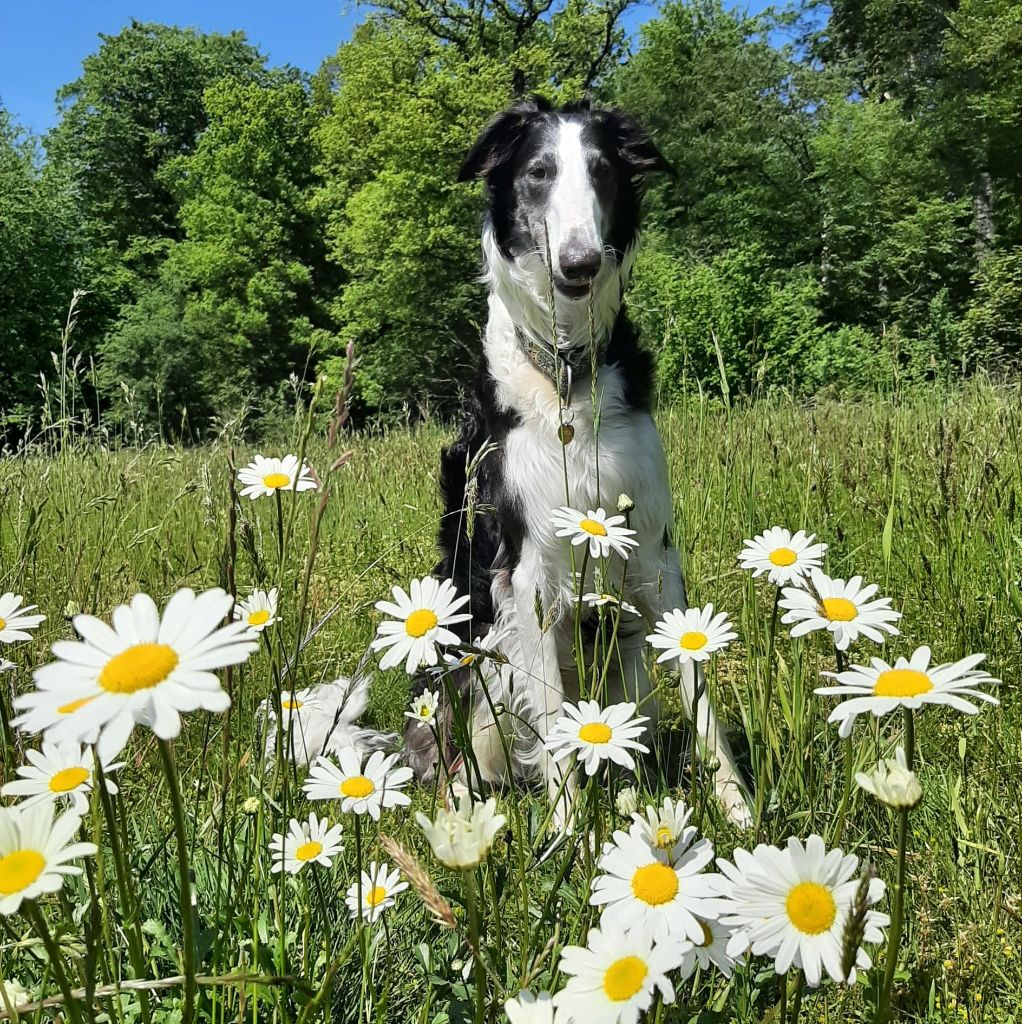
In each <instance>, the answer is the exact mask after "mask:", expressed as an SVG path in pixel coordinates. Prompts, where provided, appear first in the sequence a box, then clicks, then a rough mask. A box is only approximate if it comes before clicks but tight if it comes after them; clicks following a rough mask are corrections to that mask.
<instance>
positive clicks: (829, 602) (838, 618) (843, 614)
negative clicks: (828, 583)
mask: <svg viewBox="0 0 1022 1024" xmlns="http://www.w3.org/2000/svg"><path fill="white" fill-rule="evenodd" d="M858 614H859V609H858V608H856V607H855V605H854V604H853V603H852V602H851V601H849V600H848V598H847V597H825V598H824V599H823V615H824V617H825V618H828V619H830V621H831V622H851V621H852V619H854V618H856V616H857V615H858Z"/></svg>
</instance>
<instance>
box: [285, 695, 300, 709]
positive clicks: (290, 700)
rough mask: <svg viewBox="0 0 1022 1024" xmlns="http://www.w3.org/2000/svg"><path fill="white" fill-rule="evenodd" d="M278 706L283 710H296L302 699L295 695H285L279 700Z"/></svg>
mask: <svg viewBox="0 0 1022 1024" xmlns="http://www.w3.org/2000/svg"><path fill="white" fill-rule="evenodd" d="M280 706H281V708H283V710H284V711H297V710H298V709H299V708H300V707H301V706H302V701H300V700H299V699H298V698H297V697H285V698H284V699H283V700H282V701H281V702H280Z"/></svg>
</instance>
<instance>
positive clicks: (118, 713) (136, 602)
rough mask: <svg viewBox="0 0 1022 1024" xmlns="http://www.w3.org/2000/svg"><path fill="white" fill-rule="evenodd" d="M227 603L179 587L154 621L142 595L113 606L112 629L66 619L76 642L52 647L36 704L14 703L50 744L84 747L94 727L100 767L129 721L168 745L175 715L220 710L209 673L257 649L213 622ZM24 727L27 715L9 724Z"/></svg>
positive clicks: (220, 697)
mask: <svg viewBox="0 0 1022 1024" xmlns="http://www.w3.org/2000/svg"><path fill="white" fill-rule="evenodd" d="M233 603H234V602H233V601H232V599H231V598H230V596H229V595H228V594H226V593H225V592H224V591H223V590H220V589H215V590H207V591H205V592H204V593H202V594H198V595H196V594H195V593H194V592H193V591H191V590H188V589H185V590H179V591H178V592H177V593H176V594H174V595H173V597H171V599H170V601H168V602H167V607H166V609H165V610H164V612H163V616H162V618H161V616H160V613H159V611H158V610H157V607H156V604H155V602H154V601H153V599H152V598H151V597H149V595H148V594H136V595H135V597H134V598H132V601H131V604H130V605H125V604H122V605H119V606H118V607H117V608H115V609H114V613H113V628H111V627H110V626H108V625H107V624H106V623H105V622H103V621H101V620H100V619H97V618H94V617H93V616H91V615H76V616H75V619H74V626H75V629H76V630H77V631H78V634H79V635H80V636H81V637H82V642H78V641H72V640H61V641H58V642H57V643H55V644H54V645H53V653H54V655H56V657H57V661H55V662H51V663H50V664H48V665H44V666H43V667H42V668H39V669H36V671H35V681H36V686H37V687H38V689H39V691H41V692H43V693H45V695H46V698H45V700H41V699H39V698H33V699H28V700H26V699H25V698H24V697H18V698H16V699H15V701H14V705H15V707H17V708H19V709H21V708H26V709H28V710H29V714H31V716H32V717H31V721H32V723H33V724H34V725H36V724H38V723H39V722H43V723H44V724H43V728H44V729H45V735H46V739H47V740H48V741H52V742H54V743H59V742H61V741H62V740H77V741H79V742H88V740H89V739H90V738H91V737H92V736H93V735H94V734H95V732H96V730H97V729H98V730H99V741H98V749H99V755H100V757H101V758H102V759H103V760H104V761H106V760H110V759H112V758H113V757H114V756H116V755H117V754H118V753H119V752H120V751H121V750H123V749H124V745H125V744H126V743H127V742H128V737H129V736H130V735H131V731H132V729H133V728H134V727H135V724H136V723H139V724H142V725H145V726H148V727H149V728H150V729H152V730H153V732H154V733H156V735H157V736H159V737H160V739H165V740H167V739H173V738H174V737H175V736H177V735H178V733H179V732H180V731H181V712H184V711H194V710H195V709H196V708H203V709H204V710H206V711H226V710H227V708H228V707H230V703H231V699H230V697H229V696H228V695H227V693H225V692H224V690H223V689H221V687H220V681H219V680H218V679H217V677H216V676H215V675H214V674H213V671H212V670H213V669H218V668H224V667H225V666H227V665H237V664H240V663H241V662H243V661H245V660H246V659H247V658H248V656H249V655H250V654H251V653H252V652H253V651H254V650H255V649H256V647H257V643H256V639H255V637H253V636H252V634H251V633H250V632H249V631H248V627H247V626H246V625H245V624H244V623H242V622H232V623H230V624H229V625H227V626H221V625H220V623H221V622H222V621H223V619H224V618H225V616H227V614H228V613H229V612H230V610H231V606H232V604H233ZM47 715H48V719H47V717H46V716H47ZM28 723H29V715H24V716H22V717H21V718H18V719H16V720H15V722H14V724H16V725H20V726H23V727H25V726H27V725H28Z"/></svg>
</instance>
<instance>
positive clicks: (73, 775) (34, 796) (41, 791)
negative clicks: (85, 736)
mask: <svg viewBox="0 0 1022 1024" xmlns="http://www.w3.org/2000/svg"><path fill="white" fill-rule="evenodd" d="M25 756H26V757H27V758H28V760H29V761H30V762H31V763H30V764H23V765H20V766H19V767H18V775H20V776H21V778H20V779H15V780H14V781H13V782H8V783H7V784H6V785H5V786H4V787H3V788H2V789H0V796H20V797H24V798H25V799H24V800H22V802H21V806H22V807H30V806H32V805H33V804H38V803H53V802H57V801H67V802H68V803H70V805H71V806H72V807H73V808H74V810H75V811H76V812H77V813H78V814H85V813H86V812H87V811H88V809H89V796H88V795H89V793H91V792H92V785H93V775H94V772H95V767H96V763H95V757H94V755H93V753H92V748H91V747H83V746H81V745H80V744H78V743H75V742H65V743H61V744H59V745H58V744H55V743H44V744H43V749H42V751H39V750H29V751H27V752H26V754H25ZM121 765H122V762H116V763H111V762H107V763H105V764H104V765H103V775H104V777H105V779H106V789H107V792H108V793H116V792H117V786H116V785H114V783H113V782H111V781H110V774H111V773H112V772H114V771H116V770H117V769H118V768H120V767H121Z"/></svg>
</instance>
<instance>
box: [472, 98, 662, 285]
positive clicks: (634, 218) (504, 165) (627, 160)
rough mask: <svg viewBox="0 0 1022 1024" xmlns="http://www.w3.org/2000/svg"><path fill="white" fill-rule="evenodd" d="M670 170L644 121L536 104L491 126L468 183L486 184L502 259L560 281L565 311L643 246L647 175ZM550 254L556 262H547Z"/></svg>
mask: <svg viewBox="0 0 1022 1024" xmlns="http://www.w3.org/2000/svg"><path fill="white" fill-rule="evenodd" d="M663 170H670V166H669V165H668V163H667V161H666V160H665V159H664V158H663V156H662V155H661V154H660V152H659V150H657V148H656V146H655V145H653V143H652V142H651V141H650V139H649V138H648V136H647V135H646V133H645V132H644V131H643V130H642V128H641V127H640V126H639V124H638V122H637V121H636V120H635V119H634V118H633V117H630V116H629V115H628V114H625V113H623V112H622V111H620V110H593V109H590V107H589V105H588V104H587V103H579V104H572V105H569V106H566V107H564V108H563V109H561V110H555V109H554V108H553V107H551V105H550V104H549V103H547V102H546V101H545V100H542V99H539V98H536V99H533V100H529V101H526V102H522V103H518V104H515V105H514V106H513V107H510V108H509V109H508V110H505V111H504V112H503V113H502V114H499V115H498V116H497V117H495V118H494V119H493V120H492V121H491V122H490V124H489V125H487V126H486V128H484V129H483V131H482V133H481V134H480V136H479V138H478V139H477V140H476V143H475V145H474V146H473V147H472V149H471V151H470V152H469V154H468V156H466V157H465V161H464V163H463V164H462V166H461V171H460V173H459V175H458V180H459V181H469V180H471V179H473V178H478V177H481V178H484V179H485V181H486V186H487V193H488V196H489V204H490V225H491V230H492V231H493V235H494V240H495V242H496V245H497V248H498V249H499V253H500V255H501V256H502V257H503V258H504V259H505V260H507V261H509V262H511V263H514V264H517V265H518V267H519V268H520V269H521V270H522V271H525V272H529V271H536V270H537V269H542V271H543V272H544V273H545V274H549V277H550V278H551V279H552V281H553V284H554V288H555V290H556V291H555V295H556V298H557V299H558V305H560V304H561V302H562V301H568V302H571V301H576V300H585V299H587V298H588V296H589V295H590V292H593V291H598V290H599V289H600V287H601V285H602V284H603V283H604V282H609V281H610V279H611V278H613V277H614V276H615V272H616V269H617V268H618V267H619V266H620V265H621V263H622V261H623V260H624V258H625V254H626V253H628V252H629V251H630V250H631V248H632V246H633V245H634V243H635V240H636V236H637V232H638V225H639V206H640V202H641V198H642V191H643V184H644V181H645V176H646V175H647V174H648V173H649V172H651V171H663ZM548 255H549V266H548V264H547V257H548Z"/></svg>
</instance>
